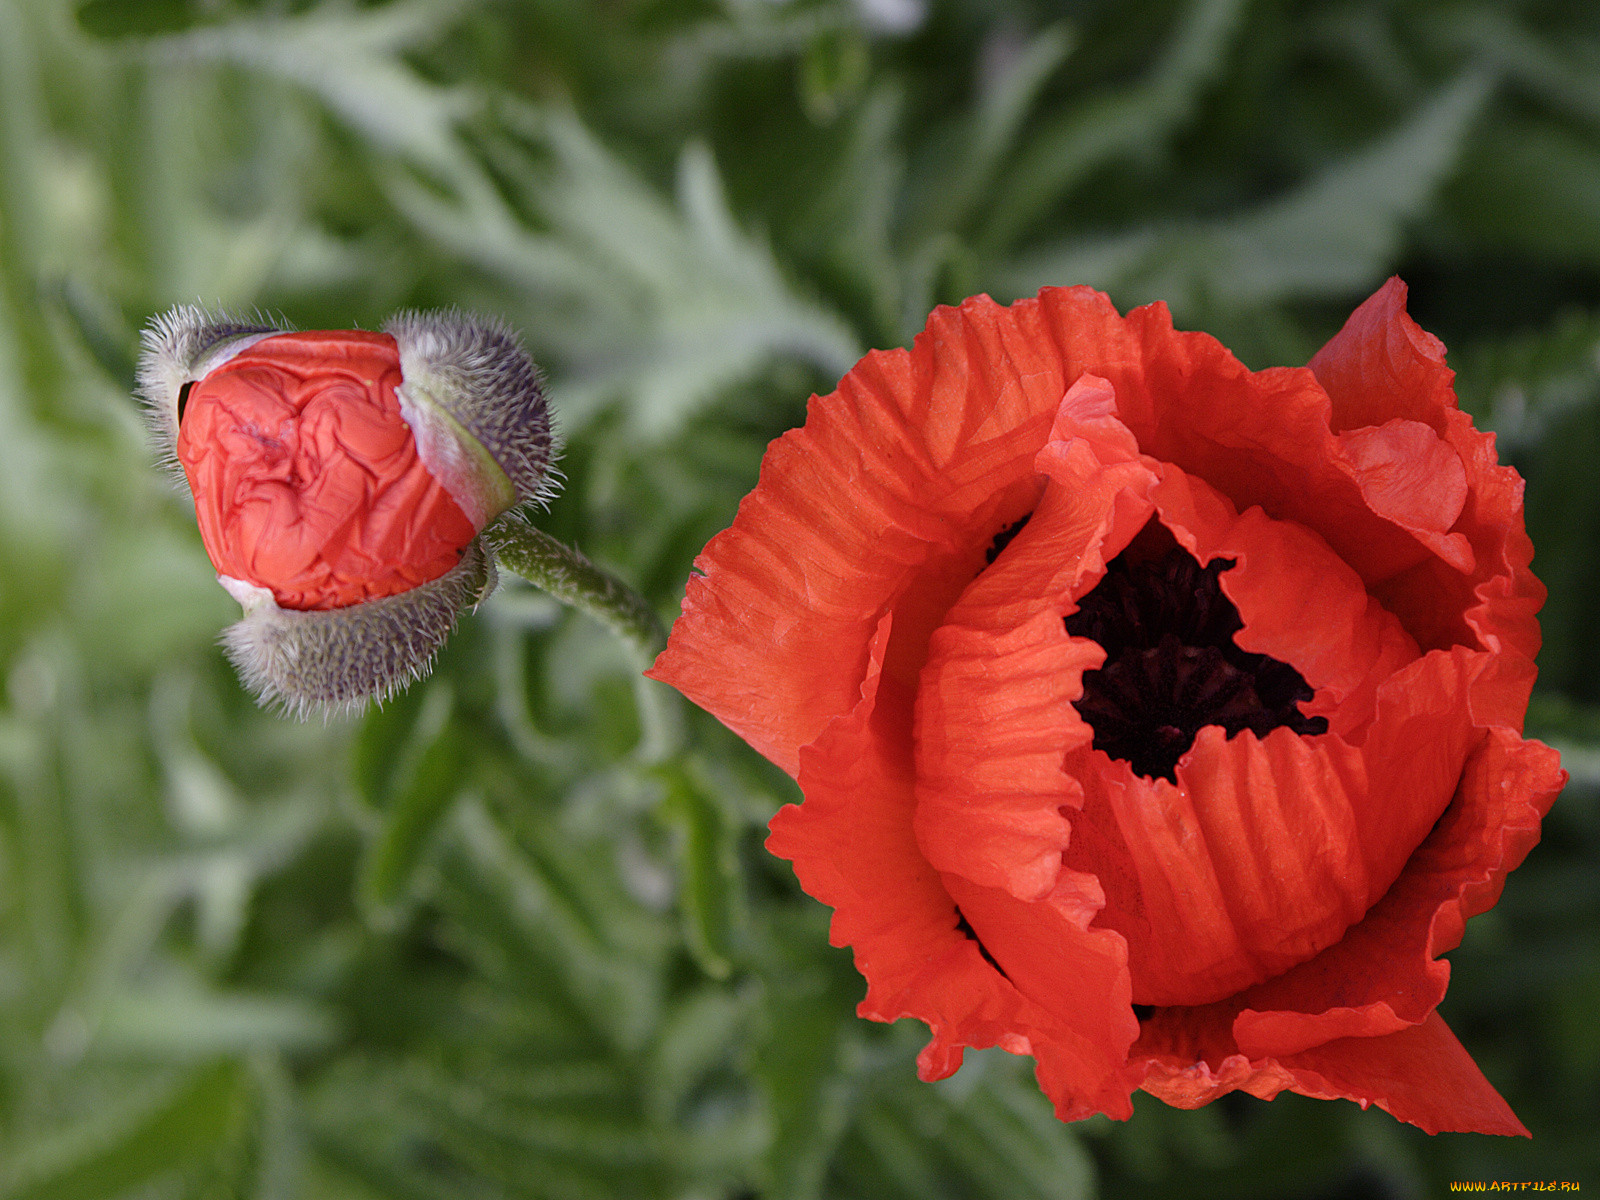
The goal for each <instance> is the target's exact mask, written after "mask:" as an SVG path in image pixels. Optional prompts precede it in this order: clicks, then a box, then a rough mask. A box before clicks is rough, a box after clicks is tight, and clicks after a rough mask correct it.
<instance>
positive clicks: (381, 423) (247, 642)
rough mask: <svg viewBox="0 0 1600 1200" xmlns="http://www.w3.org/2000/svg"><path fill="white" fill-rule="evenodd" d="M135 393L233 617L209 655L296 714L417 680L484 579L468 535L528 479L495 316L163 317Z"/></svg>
mask: <svg viewBox="0 0 1600 1200" xmlns="http://www.w3.org/2000/svg"><path fill="white" fill-rule="evenodd" d="M140 384H141V390H142V391H143V393H144V396H145V398H146V400H147V402H148V404H149V409H150V414H151V424H152V427H153V429H154V431H155V435H156V438H157V440H158V442H160V443H161V445H162V447H163V449H164V450H165V451H166V453H167V455H168V457H170V458H172V459H174V460H175V461H176V463H177V465H178V466H179V467H181V469H182V472H183V475H184V477H185V479H186V481H187V482H188V484H189V488H190V491H191V492H192V493H193V495H194V499H195V513H196V517H197V519H198V521H199V524H200V533H201V537H202V540H203V541H204V542H205V546H206V551H207V553H208V554H209V555H210V556H211V561H212V563H213V565H215V567H216V568H217V573H218V578H219V580H220V581H221V583H222V585H223V586H224V587H225V588H226V589H227V590H228V592H229V593H230V594H231V595H232V596H233V597H234V598H235V599H237V600H238V601H239V602H240V604H241V605H243V607H244V610H245V618H244V620H243V621H241V622H239V624H237V625H235V626H233V628H232V629H230V630H229V631H228V633H227V634H226V635H225V642H226V644H227V646H228V649H229V652H230V654H231V655H232V656H233V658H234V660H235V663H236V664H237V665H238V666H239V668H240V671H241V673H242V674H243V675H244V677H245V680H246V682H247V683H248V684H249V685H250V686H251V687H252V688H253V689H254V690H255V691H256V692H257V693H258V694H259V695H260V696H261V697H262V698H263V699H264V700H265V699H278V700H281V701H283V702H284V703H285V704H286V705H287V706H288V707H289V708H290V709H292V710H294V711H296V712H299V713H302V714H303V713H305V712H307V711H309V710H311V709H325V710H338V709H353V708H359V707H360V706H361V705H363V704H364V703H365V702H366V700H367V699H368V698H371V697H377V698H380V699H381V698H382V697H384V696H386V695H388V694H390V693H391V692H393V691H394V690H396V689H397V688H399V687H401V686H403V685H404V684H405V683H407V682H408V681H409V680H410V679H412V678H414V677H415V676H416V675H418V674H420V673H421V672H422V671H424V670H426V668H427V666H428V664H429V662H430V661H431V660H432V657H433V654H434V653H435V651H437V649H438V647H439V646H440V644H442V642H443V641H444V638H445V636H446V635H447V634H448V633H449V631H450V628H451V626H452V625H453V624H454V622H455V619H456V616H457V614H458V613H459V612H460V611H461V610H462V608H464V607H466V606H468V605H470V604H472V603H475V602H476V601H477V600H478V599H480V598H481V597H482V596H483V595H485V594H487V592H488V590H489V589H490V588H491V587H492V586H493V583H494V570H493V565H492V562H491V560H490V556H489V554H488V553H487V552H486V551H485V550H484V549H483V547H482V545H481V544H480V541H479V534H480V533H482V531H483V529H484V528H485V526H486V525H488V523H489V522H490V521H492V520H493V519H494V518H495V517H497V516H498V515H500V514H501V513H502V512H504V511H506V510H507V509H509V508H511V507H512V506H513V505H515V504H517V503H519V502H521V501H523V500H528V499H531V498H536V497H538V496H540V495H542V493H543V491H544V490H545V488H546V486H547V480H548V472H549V464H550V457H551V439H550V426H549V417H548V413H547V411H546V407H545V402H544V396H543V393H542V391H541V389H540V387H539V382H538V375H537V372H536V371H535V369H534V367H533V364H532V362H531V361H530V360H529V359H528V357H527V355H526V353H525V352H523V350H522V349H521V347H520V346H518V345H517V343H516V341H515V339H513V338H512V337H511V335H510V334H509V332H508V331H507V330H505V329H504V328H503V327H501V326H499V325H498V324H493V323H485V322H481V321H475V320H471V319H469V318H465V317H462V316H459V315H455V314H418V313H410V314H402V315H401V316H399V317H397V318H395V319H394V320H393V321H391V322H390V323H389V326H388V328H387V329H386V330H385V332H382V333H366V332H360V331H353V330H347V331H339V332H311V333H295V332H286V331H282V330H278V329H273V328H271V327H267V326H260V325H246V324H240V323H238V322H233V321H229V320H227V319H224V318H215V317H212V316H210V315H208V314H206V313H204V312H202V311H200V310H198V309H193V308H180V309H175V310H174V311H173V312H171V313H169V314H167V315H166V316H165V317H163V318H161V319H160V320H158V321H157V322H156V323H155V324H154V325H153V326H152V328H151V330H150V332H149V333H148V334H147V336H146V346H145V354H144V357H143V359H142V360H141V363H140Z"/></svg>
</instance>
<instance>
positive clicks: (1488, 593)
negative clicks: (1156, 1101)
mask: <svg viewBox="0 0 1600 1200" xmlns="http://www.w3.org/2000/svg"><path fill="white" fill-rule="evenodd" d="M1405 294H1406V293H1405V287H1404V285H1403V284H1402V283H1400V281H1398V280H1391V281H1390V282H1389V283H1388V284H1386V285H1385V286H1384V287H1383V288H1382V289H1381V290H1380V291H1379V292H1378V293H1377V294H1376V295H1374V296H1373V297H1372V298H1371V299H1369V300H1368V301H1367V302H1366V303H1364V304H1363V305H1362V306H1361V307H1360V308H1359V309H1358V310H1357V311H1356V312H1355V314H1354V315H1353V316H1352V317H1351V318H1350V320H1349V322H1348V323H1347V324H1346V325H1345V327H1344V329H1343V330H1342V331H1341V332H1340V333H1339V334H1338V335H1337V336H1335V337H1334V338H1333V340H1332V341H1331V342H1329V344H1328V345H1327V346H1326V347H1325V348H1324V349H1323V350H1322V351H1321V352H1320V353H1319V354H1317V356H1316V357H1315V358H1314V359H1313V360H1312V362H1311V363H1310V364H1309V366H1308V367H1305V368H1279V369H1272V370H1266V371H1259V372H1252V371H1250V370H1248V369H1246V368H1245V367H1244V366H1243V365H1242V364H1240V363H1239V362H1238V360H1237V359H1235V358H1234V357H1233V355H1232V354H1230V353H1229V352H1228V351H1227V350H1226V349H1225V348H1224V347H1223V346H1222V345H1221V344H1220V343H1219V342H1217V341H1216V340H1215V339H1214V338H1211V337H1209V336H1208V335H1205V334H1201V333H1188V332H1179V331H1177V330H1175V329H1174V328H1173V325H1172V321H1171V317H1170V315H1169V313H1168V311H1167V309H1166V308H1165V306H1164V305H1160V304H1154V305H1150V306H1147V307H1144V308H1140V309H1136V310H1134V311H1132V312H1130V313H1128V314H1127V315H1126V316H1123V315H1120V314H1119V313H1118V312H1117V311H1116V310H1115V308H1114V307H1113V306H1112V305H1111V303H1110V301H1109V300H1108V299H1107V298H1106V297H1105V296H1103V295H1101V294H1099V293H1097V292H1094V291H1092V290H1090V289H1086V288H1070V289H1046V290H1045V291H1043V292H1041V293H1040V294H1039V295H1038V296H1037V297H1036V298H1034V299H1029V300H1024V301H1020V302H1018V303H1016V304H1013V305H1011V306H1009V307H1003V306H1001V305H998V304H996V303H995V302H993V301H992V300H990V299H989V298H988V297H986V296H979V297H975V298H973V299H970V300H968V301H966V302H965V303H964V304H962V305H960V306H959V307H956V308H940V309H938V310H936V311H935V312H934V313H933V315H932V317H931V318H930V319H929V322H928V325H927V328H926V329H925V331H924V332H923V333H922V334H921V335H920V336H919V337H918V338H917V339H916V341H915V343H914V345H913V346H912V347H911V349H910V350H894V351H887V352H874V353H872V354H869V355H868V356H867V357H866V358H865V359H863V360H862V361H861V362H860V363H859V364H858V365H857V366H856V367H855V368H854V369H853V370H851V371H850V372H849V373H848V374H847V375H846V376H845V378H844V379H843V380H842V381H841V382H840V384H839V387H838V390H837V391H835V392H834V393H833V394H831V395H829V396H825V397H821V398H814V399H813V400H812V403H811V405H810V408H809V411H808V416H807V420H806V423H805V425H804V427H803V428H800V429H797V430H793V431H791V432H789V433H788V434H785V435H784V436H783V437H781V438H779V439H778V440H777V441H775V442H774V443H773V444H772V446H771V447H770V448H769V450H768V452H767V455H766V457H765V459H764V461H763V464H762V468H761V477H760V482H759V484H758V485H757V487H756V489H755V491H753V492H752V493H751V494H750V495H749V496H747V497H746V498H745V500H744V502H743V503H742V504H741V506H740V508H739V512H738V515H737V517H736V518H735V520H734V523H733V525H732V526H731V527H730V528H729V529H727V530H725V531H724V532H723V533H721V534H719V535H718V536H717V537H716V538H714V539H713V540H712V541H711V542H710V544H709V545H707V547H706V548H705V550H704V552H703V553H702V554H701V555H700V557H699V558H698V559H697V560H696V562H695V566H696V571H697V573H696V575H695V576H694V577H693V578H691V580H690V582H689V586H688V592H687V596H686V598H685V600H684V604H683V613H682V615H681V617H680V618H679V620H678V622H677V624H676V626H675V628H674V629H673V631H672V636H671V640H670V642H669V645H668V647H667V649H666V651H665V652H664V653H663V654H662V656H661V657H660V659H659V660H658V661H657V663H656V665H655V667H654V669H653V671H652V672H651V673H652V674H653V675H654V676H655V677H656V678H658V679H662V680H665V681H666V682H668V683H670V684H672V685H673V686H675V687H677V688H678V689H679V690H680V691H682V692H683V693H684V694H685V695H686V696H688V697H689V698H690V699H691V700H693V701H695V702H696V703H698V704H700V705H701V706H702V707H704V708H706V709H707V710H709V711H710V712H712V713H713V714H715V715H716V716H717V717H719V718H720V719H721V720H722V721H723V722H724V723H725V724H727V725H728V726H729V727H730V728H732V729H733V730H734V731H735V732H737V733H738V734H739V735H740V736H742V737H743V738H744V739H745V740H746V741H748V742H749V743H750V744H751V745H752V746H754V747H755V748H756V749H757V750H759V751H760V752H761V753H762V754H764V755H766V757H768V758H769V759H771V760H772V761H773V762H774V763H776V764H777V765H778V766H780V767H782V768H783V769H784V770H785V771H787V772H788V773H789V774H790V775H792V776H794V777H795V778H796V779H797V781H798V783H799V786H800V789H801V792H802V793H803V796H804V800H803V803H801V804H798V805H790V806H787V807H785V808H784V809H783V810H782V811H780V812H779V813H778V814H777V816H776V817H775V818H774V820H773V822H772V832H771V837H770V838H769V840H768V843H767V844H768V847H769V848H770V849H771V850H772V851H773V852H774V853H776V854H778V855H780V856H782V857H784V858H787V859H790V860H791V861H792V862H793V864H794V869H795V872H796V874H797V876H798V877H799V880H800V882H801V884H802V886H803V887H804V888H805V889H806V891H808V892H809V893H810V894H811V895H813V896H815V897H817V898H818V899H820V900H822V901H823V902H825V903H827V904H829V905H831V906H832V907H833V908H834V910H835V913H834V918H833V924H832V931H831V936H832V940H833V942H834V944H836V945H841V946H844V945H848V946H850V947H852V948H853V949H854V952H855V961H856V965H857V967H858V968H859V969H860V970H861V972H862V973H863V974H864V975H865V976H866V980H867V984H868V989H867V995H866V998H865V999H864V1000H863V1001H862V1003H861V1005H860V1008H859V1012H860V1014H861V1015H862V1016H866V1017H871V1018H874V1019H877V1020H884V1021H892V1020H896V1019H898V1018H900V1017H906V1016H909V1017H916V1018H918V1019H920V1020H922V1021H924V1022H926V1023H927V1024H928V1026H929V1027H930V1030H931V1032H932V1040H931V1041H930V1043H929V1044H928V1046H927V1047H926V1048H925V1049H924V1051H923V1052H922V1054H921V1056H920V1059H919V1073H920V1074H921V1075H922V1077H923V1078H925V1079H937V1078H940V1077H943V1076H945V1075H948V1074H950V1073H951V1072H953V1071H954V1070H956V1069H957V1068H958V1067H959V1066H960V1063H961V1057H962V1052H963V1049H964V1048H965V1047H969V1046H970V1047H988V1046H1000V1047H1003V1048H1004V1049H1006V1050H1009V1051H1011V1052H1013V1053H1017V1054H1029V1055H1032V1056H1033V1058H1034V1059H1035V1060H1036V1064H1037V1074H1038V1078H1039V1082H1040V1084H1041V1086H1042V1087H1043V1088H1044V1090H1045V1092H1046V1093H1047V1094H1048V1095H1049V1096H1050V1098H1051V1099H1052V1101H1053V1102H1054V1104H1055V1107H1056V1111H1057V1113H1058V1115H1059V1116H1061V1117H1062V1118H1063V1119H1066V1120H1075V1119H1078V1118H1081V1117H1085V1116H1088V1115H1090V1114H1093V1113H1107V1114H1109V1115H1111V1116H1113V1117H1118V1118H1125V1117H1127V1116H1129V1115H1130V1114H1131V1112H1132V1107H1131V1094H1132V1092H1133V1091H1135V1090H1137V1089H1141V1088H1142V1089H1143V1090H1145V1091H1146V1092H1149V1093H1152V1094H1154V1095H1155V1096H1158V1097H1159V1098H1161V1099H1162V1100H1164V1101H1166V1102H1168V1103H1170V1104H1174V1105H1178V1106H1180V1107H1185V1108H1192V1107H1198V1106H1200V1105H1202V1104H1205V1103H1208V1102H1209V1101H1211V1100H1213V1099H1216V1098H1217V1097H1218V1096H1221V1095H1223V1094H1225V1093H1227V1092H1230V1091H1234V1090H1238V1089H1244V1090H1246V1091H1249V1092H1251V1093H1253V1094H1255V1095H1257V1096H1261V1097H1265V1098H1271V1097H1272V1096H1274V1095H1276V1094H1278V1093H1279V1092H1280V1091H1282V1090H1284V1089H1289V1090H1292V1091H1296V1092H1300V1093H1302V1094H1305V1095H1309V1096H1315V1097H1321V1098H1334V1097H1343V1098H1346V1099H1350V1100H1354V1101H1357V1102H1358V1103H1360V1104H1361V1105H1363V1106H1366V1105H1368V1104H1377V1105H1380V1106H1381V1107H1383V1108H1384V1109H1386V1110H1388V1111H1389V1112H1390V1113H1392V1114H1393V1115H1394V1116H1396V1117H1398V1118H1399V1119H1401V1120H1404V1121H1408V1122H1411V1123H1413V1124H1416V1125H1418V1126H1421V1127H1422V1128H1424V1129H1427V1130H1429V1131H1430V1132H1437V1131H1440V1130H1479V1131H1482V1132H1490V1133H1526V1130H1525V1129H1524V1128H1523V1127H1522V1125H1521V1123H1520V1122H1519V1121H1518V1120H1517V1119H1516V1117H1515V1116H1514V1115H1513V1113H1512V1112H1511V1110H1510V1109H1509V1107H1508V1106H1507V1105H1506V1104H1505V1102H1504V1101H1503V1100H1502V1098H1501V1097H1500V1096H1499V1094H1498V1093H1497V1092H1496V1091H1495V1090H1494V1088H1493V1087H1492V1086H1491V1085H1490V1084H1489V1082H1488V1081H1487V1080H1486V1079H1485V1077H1484V1076H1483V1074H1482V1073H1481V1072H1480V1071H1479V1070H1478V1068H1477V1067H1476V1065H1475V1064H1474V1063H1473V1061H1472V1059H1471V1058H1470V1057H1469V1056H1468V1054H1467V1053H1466V1051H1465V1050H1463V1049H1462V1047H1461V1045H1460V1043H1459V1042H1457V1040H1456V1039H1455V1037H1454V1036H1453V1035H1452V1034H1451V1032H1450V1030H1449V1029H1448V1028H1447V1027H1446V1026H1445V1024H1444V1022H1443V1021H1442V1020H1441V1019H1440V1017H1439V1016H1438V1014H1437V1011H1436V1009H1437V1006H1438V1004H1439V1002H1440V1000H1441V999H1442V998H1443V996H1444V993H1445V985H1446V983H1447V981H1448V978H1449V967H1448V964H1447V963H1445V962H1444V961H1442V960H1441V959H1440V955H1442V954H1443V953H1445V952H1447V951H1449V950H1450V949H1452V948H1454V947H1455V946H1456V945H1457V944H1459V942H1460V939H1461V935H1462V927H1463V923H1464V922H1465V921H1466V919H1467V918H1469V917H1471V916H1473V915H1474V914H1476V913H1479V912H1482V911H1483V910H1484V909H1486V908H1488V907H1490V906H1491V905H1493V904H1494V903H1495V901H1496V900H1497V899H1498V897H1499V894H1500V890H1501V888H1502V886H1503V884H1504V881H1505V877H1506V874H1507V873H1508V872H1509V871H1511V870H1512V869H1514V868H1515V867H1516V866H1517V865H1518V864H1519V863H1520V862H1521V861H1522V859H1523V858H1524V856H1525V855H1526V854H1527V853H1528V851H1529V849H1530V848H1531V847H1532V846H1533V845H1534V844H1535V842H1536V841H1537V840H1538V835H1539V823H1540V820H1541V818H1542V817H1543V815H1544V814H1545V812H1546V811H1547V810H1548V809H1549V806H1550V804H1551V803H1552V802H1553V800H1554V798H1555V796H1556V795H1557V793H1558V792H1559V790H1560V788H1561V787H1562V785H1563V783H1564V781H1565V775H1564V773H1563V772H1562V770H1561V768H1560V764H1559V761H1558V758H1557V756H1556V754H1555V753H1554V752H1553V751H1552V750H1550V749H1549V748H1548V747H1545V746H1543V745H1541V744H1540V743H1538V742H1535V741H1529V740H1525V739H1524V738H1523V737H1522V733H1521V730H1522V721H1523V716H1524V713H1525V711H1526V707H1527V702H1528V696H1529V692H1530V690H1531V688H1532V684H1533V680H1534V673H1535V668H1534V656H1535V654H1536V653H1537V651H1538V647H1539V627H1538V623H1537V620H1536V614H1537V612H1538V609H1539V607H1540V605H1541V604H1542V602H1543V599H1544V589H1543V587H1542V586H1541V585H1540V584H1539V582H1538V581H1537V580H1536V579H1535V578H1534V576H1533V574H1532V573H1531V571H1530V567H1529V564H1530V562H1531V559H1532V546H1531V544H1530V543H1529V541H1528V538H1527V535H1526V532H1525V529H1524V521H1523V513H1522V481H1521V480H1520V479H1519V478H1518V476H1517V475H1516V473H1515V472H1514V471H1512V470H1510V469H1509V468H1507V467H1504V466H1501V465H1500V464H1499V463H1498V462H1497V460H1496V456H1495V450H1494V441H1493V438H1492V436H1491V435H1488V434H1484V433H1480V432H1478V431H1477V430H1475V429H1474V428H1473V427H1472V423H1471V420H1470V419H1469V418H1468V417H1467V415H1466V414H1464V413H1462V412H1461V411H1460V409H1459V408H1458V406H1457V403H1456V400H1455V395H1454V391H1453V386H1452V381H1453V375H1452V373H1451V372H1450V370H1449V369H1448V368H1447V367H1446V365H1445V361H1444V348H1443V346H1442V345H1441V344H1440V343H1439V342H1438V340H1437V339H1435V338H1433V337H1432V336H1430V335H1429V334H1427V333H1425V332H1424V331H1423V330H1422V329H1420V328H1419V327H1418V326H1417V325H1416V324H1415V322H1413V321H1412V320H1411V318H1410V317H1409V316H1408V315H1407V313H1406V311H1405Z"/></svg>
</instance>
